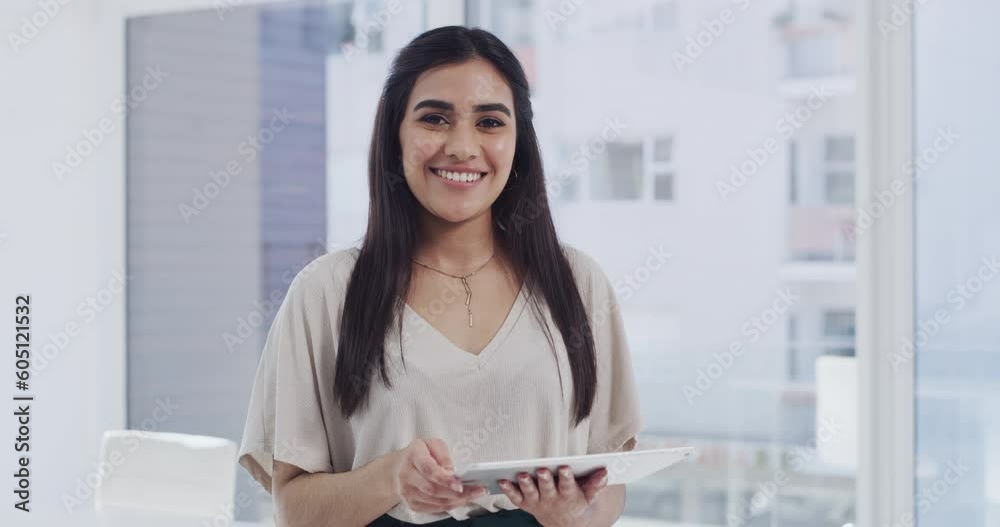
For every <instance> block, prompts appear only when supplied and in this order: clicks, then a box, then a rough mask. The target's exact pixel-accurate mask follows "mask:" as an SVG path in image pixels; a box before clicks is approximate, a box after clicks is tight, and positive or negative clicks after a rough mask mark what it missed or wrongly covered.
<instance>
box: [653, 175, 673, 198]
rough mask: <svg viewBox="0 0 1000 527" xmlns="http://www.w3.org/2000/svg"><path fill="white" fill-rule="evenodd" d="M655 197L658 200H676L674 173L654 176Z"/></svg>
mask: <svg viewBox="0 0 1000 527" xmlns="http://www.w3.org/2000/svg"><path fill="white" fill-rule="evenodd" d="M653 199H655V200H657V201H673V200H674V175H673V174H671V173H666V174H656V175H655V176H653Z"/></svg>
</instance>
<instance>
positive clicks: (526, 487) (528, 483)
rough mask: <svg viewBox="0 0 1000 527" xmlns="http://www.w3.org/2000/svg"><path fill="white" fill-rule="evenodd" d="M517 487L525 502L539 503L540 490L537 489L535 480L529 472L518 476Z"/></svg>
mask: <svg viewBox="0 0 1000 527" xmlns="http://www.w3.org/2000/svg"><path fill="white" fill-rule="evenodd" d="M517 486H518V488H520V490H521V495H522V496H524V501H526V502H528V503H534V502H536V501H538V488H537V487H535V480H533V479H532V478H531V475H530V474H528V473H527V472H522V473H521V474H519V475H518V476H517Z"/></svg>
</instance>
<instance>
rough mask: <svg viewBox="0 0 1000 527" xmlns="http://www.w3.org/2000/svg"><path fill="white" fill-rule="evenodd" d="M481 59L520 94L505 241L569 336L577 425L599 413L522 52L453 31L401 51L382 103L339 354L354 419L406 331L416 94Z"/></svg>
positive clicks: (500, 225) (502, 218) (531, 288)
mask: <svg viewBox="0 0 1000 527" xmlns="http://www.w3.org/2000/svg"><path fill="white" fill-rule="evenodd" d="M477 57H478V58H482V59H484V60H486V61H488V62H489V63H491V64H492V65H493V66H494V67H495V68H496V69H497V70H499V71H500V73H501V74H502V75H503V77H504V79H505V80H506V82H507V84H509V85H510V89H511V91H512V92H513V95H514V109H513V111H514V115H515V119H516V130H517V142H516V145H515V153H514V161H513V166H512V172H515V173H516V175H517V177H513V176H512V177H510V178H508V181H507V184H506V186H505V187H504V189H503V191H502V192H501V193H500V195H499V197H498V198H497V199H496V201H495V202H494V203H493V205H492V215H493V220H494V232H495V235H496V239H497V241H498V243H499V244H500V247H501V248H502V250H503V252H504V254H507V255H509V258H510V260H511V262H510V263H511V267H512V268H513V272H515V273H516V274H517V276H518V277H519V278H520V279H521V281H522V284H523V286H522V287H525V288H526V292H527V293H528V294H529V295H530V296H529V298H531V299H532V302H531V303H532V306H533V310H534V313H535V316H536V318H538V320H540V321H542V324H541V325H542V327H543V328H544V329H545V333H546V337H547V339H548V341H549V345H550V347H551V348H552V350H553V352H554V350H555V347H554V345H553V340H552V335H551V331H550V329H549V328H548V325H547V324H545V323H544V317H542V315H541V313H542V311H541V307H540V306H539V304H538V298H537V297H538V296H539V295H538V293H540V296H541V297H542V298H543V299H544V301H545V303H546V304H547V305H548V307H549V310H550V313H551V316H552V320H553V321H554V322H555V323H556V325H557V326H558V328H559V331H560V333H561V334H562V338H563V341H564V343H565V345H566V349H567V352H568V357H569V364H570V369H571V371H572V374H573V394H574V395H573V412H574V414H575V423H576V424H579V423H580V422H581V421H583V420H584V419H586V418H587V416H589V415H590V410H591V408H592V406H593V402H594V393H595V391H596V383H597V364H596V359H595V354H594V338H593V333H592V331H591V328H590V324H589V322H588V320H587V312H586V310H585V309H584V306H583V301H582V300H581V298H580V293H579V291H578V290H577V287H576V281H575V280H574V278H573V274H572V272H571V268H570V264H569V262H568V261H567V258H566V256H565V255H564V253H563V251H562V246H561V245H560V242H559V239H558V237H557V236H556V230H555V226H554V225H553V222H552V216H551V214H550V213H549V206H548V199H547V197H546V189H545V175H544V173H543V171H542V158H541V152H540V151H539V148H538V139H537V137H536V135H535V129H534V126H533V125H532V110H531V100H530V99H529V95H530V91H529V87H528V81H527V78H526V77H525V74H524V70H523V69H522V68H521V64H520V62H518V60H517V58H516V57H515V56H514V54H513V53H511V51H510V49H509V48H507V46H506V45H504V43H503V42H501V41H500V39H498V38H497V37H496V36H494V35H493V34H492V33H489V32H487V31H484V30H482V29H478V28H471V29H470V28H465V27H460V26H447V27H440V28H437V29H432V30H430V31H427V32H425V33H423V34H422V35H420V36H418V37H417V38H415V39H414V40H413V41H412V42H410V43H409V44H408V45H407V46H406V47H404V48H403V49H402V50H400V52H399V55H397V56H396V59H395V61H394V62H393V64H392V68H391V70H390V73H389V76H388V78H387V80H386V83H385V87H384V88H383V90H382V97H381V99H380V100H379V103H378V111H377V113H376V115H375V126H374V130H373V131H372V142H371V150H370V151H369V156H368V189H369V199H370V208H369V214H368V230H367V232H366V233H365V237H364V240H363V242H362V245H361V249H360V252H359V253H358V256H357V261H356V263H355V265H354V269H353V271H352V272H351V277H350V280H349V282H348V285H347V294H346V297H345V300H344V306H345V307H344V310H343V315H342V318H341V322H340V341H339V342H338V348H337V364H336V374H335V379H334V391H335V395H336V399H337V401H338V403H339V405H340V408H341V411H342V413H343V414H344V416H345V417H350V416H351V415H353V413H354V412H355V411H356V410H358V409H359V408H361V409H364V408H365V407H366V405H367V402H368V395H369V388H370V386H371V383H372V381H373V379H374V375H375V373H376V370H377V372H378V373H379V376H380V377H381V379H382V381H383V382H384V383H385V384H386V386H391V380H390V378H389V371H388V367H387V362H386V357H385V340H386V335H387V333H388V331H390V329H391V328H393V327H399V328H402V326H403V324H402V314H403V309H404V306H405V302H406V301H405V297H406V294H407V291H409V286H410V278H411V271H412V258H413V254H414V248H415V246H416V242H417V232H418V231H417V225H418V212H419V211H420V207H421V205H420V204H419V203H418V202H417V200H416V198H415V197H414V196H413V193H412V192H411V191H410V189H409V187H408V186H407V184H406V181H405V179H404V178H403V173H404V172H403V162H404V160H403V159H402V147H401V145H400V141H399V126H400V123H401V122H402V119H403V116H404V115H405V113H406V103H407V101H408V100H409V96H410V92H411V90H412V89H413V85H414V83H415V82H416V79H417V77H418V76H419V75H420V74H421V73H423V72H424V71H426V70H428V69H431V68H435V67H438V66H442V65H447V64H456V63H461V62H465V61H467V60H470V59H473V58H477ZM394 320H395V324H396V326H394V325H393V321H394Z"/></svg>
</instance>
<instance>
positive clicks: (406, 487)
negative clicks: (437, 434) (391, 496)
mask: <svg viewBox="0 0 1000 527" xmlns="http://www.w3.org/2000/svg"><path fill="white" fill-rule="evenodd" d="M393 483H394V487H393V488H394V489H395V491H396V495H397V496H399V499H400V501H401V502H402V503H403V504H405V505H406V506H407V507H409V508H410V510H412V511H414V512H427V513H439V512H445V511H447V510H450V509H454V508H455V507H458V506H461V505H465V504H466V503H469V502H470V501H472V500H474V499H476V498H479V497H482V496H485V495H486V489H485V488H483V487H481V486H469V487H465V488H463V485H462V482H461V480H459V479H458V477H456V476H455V465H454V464H452V462H451V458H450V457H449V456H448V446H447V445H446V444H445V443H444V441H442V440H440V439H417V440H414V441H413V442H412V443H410V445H409V446H407V447H406V448H405V449H403V450H401V451H400V452H399V456H398V461H397V464H396V466H395V470H394V477H393Z"/></svg>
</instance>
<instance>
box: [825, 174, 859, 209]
mask: <svg viewBox="0 0 1000 527" xmlns="http://www.w3.org/2000/svg"><path fill="white" fill-rule="evenodd" d="M826 202H827V203H830V204H846V205H850V204H851V203H854V172H848V171H846V170H837V171H830V172H827V173H826Z"/></svg>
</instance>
